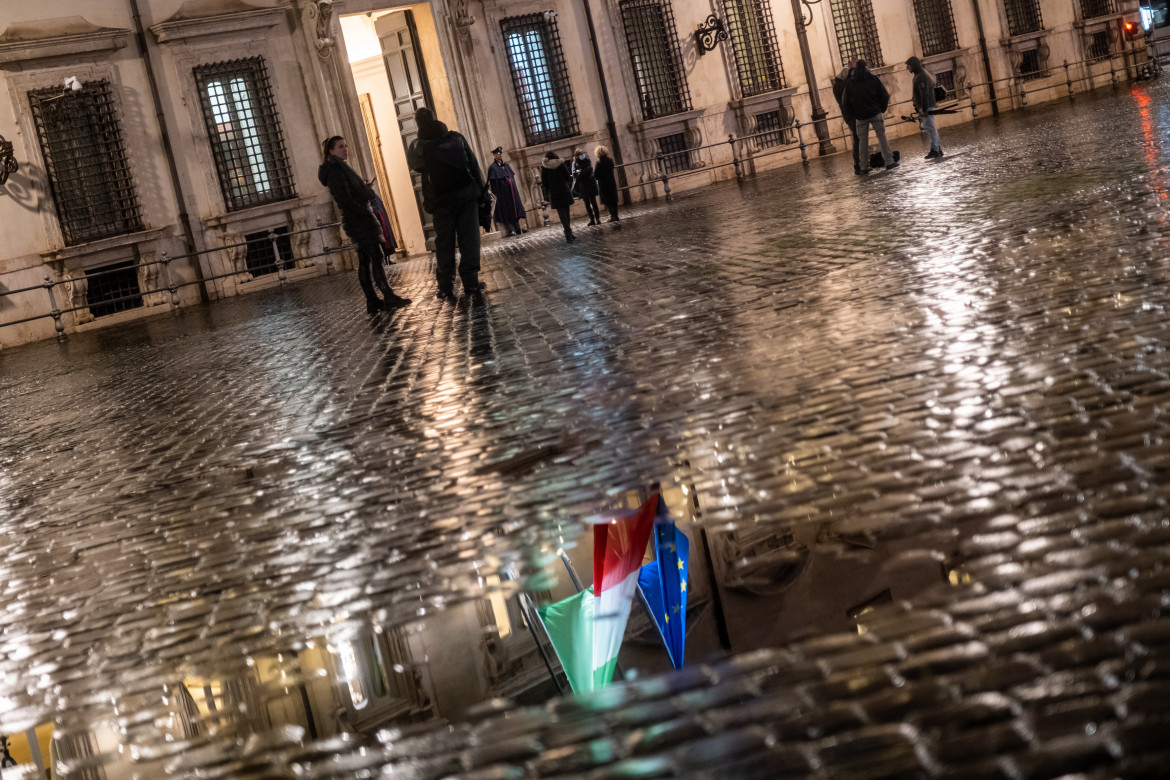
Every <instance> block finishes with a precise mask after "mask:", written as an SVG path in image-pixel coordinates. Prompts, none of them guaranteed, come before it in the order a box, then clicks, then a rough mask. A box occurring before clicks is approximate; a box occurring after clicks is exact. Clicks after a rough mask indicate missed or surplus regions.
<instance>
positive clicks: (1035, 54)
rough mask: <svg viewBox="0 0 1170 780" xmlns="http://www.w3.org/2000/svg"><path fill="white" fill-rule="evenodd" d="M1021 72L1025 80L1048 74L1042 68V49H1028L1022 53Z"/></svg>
mask: <svg viewBox="0 0 1170 780" xmlns="http://www.w3.org/2000/svg"><path fill="white" fill-rule="evenodd" d="M1019 74H1020V76H1021V77H1022V78H1023V79H1024V81H1031V80H1032V79H1038V78H1041V77H1042V76H1045V75H1047V74H1046V73H1045V72H1044V71H1042V70H1041V69H1040V50H1039V49H1028V50H1027V51H1025V52H1021V53H1020V68H1019Z"/></svg>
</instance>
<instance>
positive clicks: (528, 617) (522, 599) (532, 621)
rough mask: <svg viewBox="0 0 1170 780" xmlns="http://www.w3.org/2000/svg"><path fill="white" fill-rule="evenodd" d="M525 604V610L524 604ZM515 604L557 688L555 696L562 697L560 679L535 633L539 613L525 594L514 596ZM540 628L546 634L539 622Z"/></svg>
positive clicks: (546, 630)
mask: <svg viewBox="0 0 1170 780" xmlns="http://www.w3.org/2000/svg"><path fill="white" fill-rule="evenodd" d="M526 603H527V605H528V606H527V609H526V608H525V604H526ZM516 604H517V606H519V607H520V614H521V615H522V616H523V617H524V622H525V623H527V624H528V630H529V632H531V634H532V641H533V642H536V652H538V653H540V660H542V661H544V668H545V669H547V670H548V676H549V677H551V678H552V681H553V685H555V686H557V695H558V696H564V695H565V689H564V686H562V685H561V681H560V678H559V677H557V673H556V671H555V670H554V669H553V667H552V661H550V660H549V659H548V653H546V652H545V650H544V644H543V643H542V642H541V641H540V636H539V635H537V633H536V621H538V620H540V613H539V612H537V611H536V610H535V609H534V608H533V606H532V600H531V599H529V598H528V594H526V593H518V594H516ZM540 628H541V630H542V631H544V632H545V633H546V634H547V633H548V629H546V628H545V627H544V621H542V620H541V621H540Z"/></svg>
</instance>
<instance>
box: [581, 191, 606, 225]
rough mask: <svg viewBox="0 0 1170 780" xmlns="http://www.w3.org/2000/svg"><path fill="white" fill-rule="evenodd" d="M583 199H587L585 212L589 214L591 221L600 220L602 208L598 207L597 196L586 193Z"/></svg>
mask: <svg viewBox="0 0 1170 780" xmlns="http://www.w3.org/2000/svg"><path fill="white" fill-rule="evenodd" d="M581 200H583V201H585V213H586V214H588V215H589V221H590V222H600V221H601V209H599V208H597V196H596V195H585V196H584V197H582V198H581Z"/></svg>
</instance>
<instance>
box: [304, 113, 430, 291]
mask: <svg viewBox="0 0 1170 780" xmlns="http://www.w3.org/2000/svg"><path fill="white" fill-rule="evenodd" d="M321 151H322V153H323V154H322V158H323V159H322V161H321V167H320V168H318V169H317V180H318V181H320V182H321V183H322V184H324V185H325V186H326V187H328V188H329V194H331V195H332V196H333V202H334V203H336V204H337V208H338V209H339V210H340V211H341V227H342V228H344V230H345V234H346V235H347V236H349V240H350V241H352V242H353V243H354V244H355V245H356V246H357V253H358V282H359V283H361V286H362V292H363V293H365V296H366V311H367V312H369V313H370V314H376V313H377V312H379V311H382V310H387V311H393V310H394V309H397V308H399V307H401V306H405V305H406V304H408V303H410V299H409V298H403V297H402V296H400V295H396V294H395V293H394V290H393V289H391V287H390V282H389V281H388V280H387V279H386V268H385V267H384V266H383V265H382V249H381V243H382V227H381V225H379V224H378V219H377V217H375V216H374V211H373V204H374V193H373V192H371V191H370V188H369V187H368V186H366V183H365V182H364V181H362V177H361V176H358V174H357V171H355V170H354V169H353V168H350V167H349V164H348V163H346V162H345V161H346V160H347V159H348V158H349V147H348V146H347V145H346V143H345V139H344V138H342V137H341V136H339V135H335V136H333V137H332V138H328V139H326V140H325V142H324V143H323V144H321ZM371 277H372V279H371ZM375 285H376V286H377V289H378V290H380V291H381V293H382V298H378V293H377V292H376V291H375V289H374V288H375Z"/></svg>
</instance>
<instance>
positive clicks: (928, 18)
mask: <svg viewBox="0 0 1170 780" xmlns="http://www.w3.org/2000/svg"><path fill="white" fill-rule="evenodd" d="M914 17H915V18H916V19H917V20H918V38H919V39H920V40H921V41H922V56H923V57H929V56H931V55H932V54H942V53H943V52H947V51H954V50H955V49H957V48H959V39H958V37H957V36H956V35H955V16H954V14H953V13H951V0H914Z"/></svg>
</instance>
